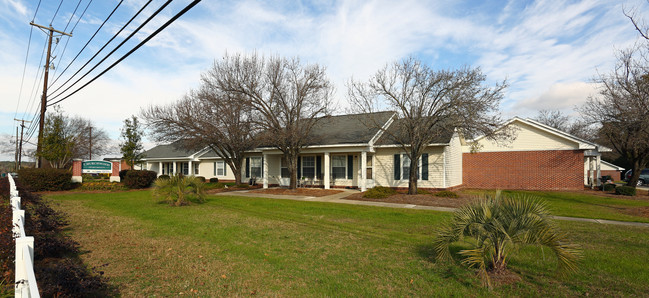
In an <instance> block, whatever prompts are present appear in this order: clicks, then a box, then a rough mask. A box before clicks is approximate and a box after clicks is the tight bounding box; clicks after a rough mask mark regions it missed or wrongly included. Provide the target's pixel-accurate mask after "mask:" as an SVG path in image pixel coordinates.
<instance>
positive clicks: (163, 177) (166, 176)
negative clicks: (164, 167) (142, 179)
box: [158, 175, 171, 179]
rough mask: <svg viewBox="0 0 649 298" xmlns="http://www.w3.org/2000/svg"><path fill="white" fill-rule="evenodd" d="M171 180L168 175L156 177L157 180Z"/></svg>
mask: <svg viewBox="0 0 649 298" xmlns="http://www.w3.org/2000/svg"><path fill="white" fill-rule="evenodd" d="M169 178H171V177H170V176H169V175H160V176H158V179H169Z"/></svg>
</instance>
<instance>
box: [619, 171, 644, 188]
mask: <svg viewBox="0 0 649 298" xmlns="http://www.w3.org/2000/svg"><path fill="white" fill-rule="evenodd" d="M632 174H633V170H628V171H626V173H625V174H624V181H629V179H631V175H632ZM645 184H649V169H643V170H642V171H641V172H640V178H638V184H637V185H638V186H642V185H645Z"/></svg>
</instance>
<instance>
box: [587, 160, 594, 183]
mask: <svg viewBox="0 0 649 298" xmlns="http://www.w3.org/2000/svg"><path fill="white" fill-rule="evenodd" d="M593 168H594V167H593V157H592V156H589V157H588V184H589V185H590V188H595V185H594V183H593V182H594V181H593V176H594V175H595V173H593V172H594V170H593Z"/></svg>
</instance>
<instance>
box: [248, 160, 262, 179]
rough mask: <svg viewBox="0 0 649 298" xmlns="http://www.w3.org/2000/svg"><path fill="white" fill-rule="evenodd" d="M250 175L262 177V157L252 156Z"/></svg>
mask: <svg viewBox="0 0 649 298" xmlns="http://www.w3.org/2000/svg"><path fill="white" fill-rule="evenodd" d="M250 176H251V177H261V157H251V158H250Z"/></svg>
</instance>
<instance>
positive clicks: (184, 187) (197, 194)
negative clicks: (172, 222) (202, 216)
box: [153, 175, 205, 206]
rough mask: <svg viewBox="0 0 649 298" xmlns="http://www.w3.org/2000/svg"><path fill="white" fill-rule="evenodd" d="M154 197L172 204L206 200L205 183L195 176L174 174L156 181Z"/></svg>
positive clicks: (179, 204)
mask: <svg viewBox="0 0 649 298" xmlns="http://www.w3.org/2000/svg"><path fill="white" fill-rule="evenodd" d="M153 197H154V198H155V199H157V200H160V201H164V202H167V203H169V205H171V206H184V205H189V204H190V202H195V203H203V202H205V183H203V182H202V181H201V180H199V179H197V178H196V177H194V176H183V175H173V176H171V177H169V179H158V180H156V181H155V184H154V189H153Z"/></svg>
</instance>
